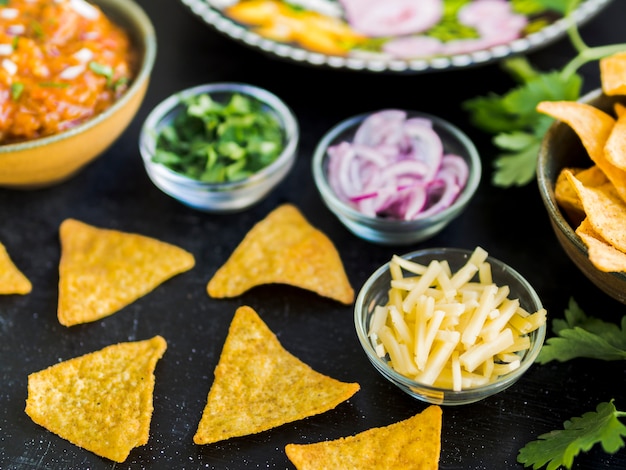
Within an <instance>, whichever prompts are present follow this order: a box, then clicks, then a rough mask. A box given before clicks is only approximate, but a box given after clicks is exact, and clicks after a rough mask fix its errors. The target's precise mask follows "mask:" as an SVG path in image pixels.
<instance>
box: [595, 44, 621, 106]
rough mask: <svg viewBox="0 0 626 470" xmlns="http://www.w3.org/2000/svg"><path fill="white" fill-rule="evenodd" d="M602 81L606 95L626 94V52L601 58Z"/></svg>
mask: <svg viewBox="0 0 626 470" xmlns="http://www.w3.org/2000/svg"><path fill="white" fill-rule="evenodd" d="M600 81H601V82H602V83H601V84H602V91H603V92H604V94H605V95H609V96H612V95H626V52H619V53H617V54H613V55H611V56H608V57H604V58H602V59H600Z"/></svg>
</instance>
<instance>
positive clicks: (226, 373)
mask: <svg viewBox="0 0 626 470" xmlns="http://www.w3.org/2000/svg"><path fill="white" fill-rule="evenodd" d="M359 389H360V386H359V384H358V383H344V382H340V381H338V380H335V379H333V378H331V377H327V376H325V375H322V374H320V373H319V372H316V371H314V370H313V369H311V367H309V366H308V365H307V364H304V363H303V362H301V361H300V360H299V359H297V358H296V357H294V356H293V355H292V354H291V353H289V352H288V351H286V350H285V349H284V348H283V347H282V345H281V344H280V342H279V341H278V339H277V338H276V336H275V335H274V333H272V331H271V330H270V329H269V328H268V327H267V325H266V324H265V323H264V322H263V320H262V319H261V318H260V317H259V315H258V314H257V313H256V312H255V311H254V310H253V309H252V308H250V307H246V306H244V307H240V308H238V309H237V311H236V312H235V316H234V318H233V321H232V323H231V325H230V329H229V331H228V336H227V338H226V342H225V344H224V348H223V350H222V354H221V356H220V360H219V363H218V365H217V367H216V368H215V380H214V382H213V385H212V386H211V389H210V391H209V395H208V398H207V403H206V406H205V408H204V411H203V413H202V418H201V420H200V423H199V425H198V430H197V431H196V434H195V436H194V438H193V440H194V442H195V443H196V444H211V443H214V442H218V441H221V440H225V439H230V438H232V437H238V436H244V435H248V434H255V433H259V432H262V431H266V430H268V429H271V428H274V427H277V426H280V425H282V424H285V423H290V422H293V421H297V420H300V419H304V418H307V417H309V416H313V415H316V414H320V413H323V412H326V411H328V410H331V409H333V408H335V407H336V406H337V405H339V404H340V403H342V402H343V401H345V400H347V399H349V398H350V397H351V396H352V395H354V394H355V393H356V392H357V391H358V390H359Z"/></svg>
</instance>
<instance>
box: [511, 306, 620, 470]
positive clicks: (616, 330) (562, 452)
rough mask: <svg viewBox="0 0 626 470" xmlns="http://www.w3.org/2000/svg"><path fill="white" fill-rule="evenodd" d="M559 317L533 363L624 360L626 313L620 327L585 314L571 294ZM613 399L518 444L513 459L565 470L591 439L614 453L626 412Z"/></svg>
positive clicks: (584, 450)
mask: <svg viewBox="0 0 626 470" xmlns="http://www.w3.org/2000/svg"><path fill="white" fill-rule="evenodd" d="M564 316H565V318H564V319H558V318H557V319H554V320H553V321H552V331H553V332H554V334H555V336H553V337H551V338H548V339H547V340H546V343H545V344H544V346H543V348H542V350H541V352H540V353H539V356H538V357H537V362H539V363H541V364H545V363H547V362H550V361H554V360H556V361H561V362H564V361H568V360H570V359H575V358H583V357H584V358H590V359H598V360H604V361H614V360H624V359H626V316H624V317H623V318H622V321H621V327H620V326H618V325H616V324H614V323H610V322H605V321H604V320H600V319H598V318H594V317H591V316H587V315H586V314H585V312H584V311H583V310H582V309H581V308H580V306H579V305H578V304H577V302H576V301H575V300H574V298H570V300H569V304H568V308H567V309H566V310H565V315H564ZM613 402H614V400H611V401H609V402H602V403H599V404H598V405H597V407H596V409H595V411H590V412H587V413H584V414H583V415H582V416H580V417H575V418H571V419H569V420H567V421H565V423H564V424H563V429H560V430H554V431H551V432H548V433H545V434H542V435H540V436H539V437H538V438H537V439H536V440H534V441H531V442H529V443H527V444H526V445H525V446H524V447H523V448H522V449H520V451H519V453H518V455H517V461H518V462H519V463H522V464H524V466H526V467H530V466H532V468H533V469H535V470H536V469H539V468H543V467H544V466H546V470H556V469H557V468H560V467H565V468H567V469H570V468H572V465H573V463H574V459H575V457H576V456H577V455H578V454H579V453H580V452H587V451H589V450H590V449H591V448H592V447H593V446H594V445H596V444H600V445H601V446H602V449H603V450H604V452H606V453H609V454H614V453H615V452H617V451H618V450H620V449H621V448H623V447H624V438H625V437H626V426H625V425H624V424H622V422H620V420H619V419H620V418H625V417H626V411H621V410H618V409H617V408H616V407H615V405H614V403H613Z"/></svg>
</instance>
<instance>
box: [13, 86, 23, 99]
mask: <svg viewBox="0 0 626 470" xmlns="http://www.w3.org/2000/svg"><path fill="white" fill-rule="evenodd" d="M23 91H24V84H23V83H20V82H15V83H11V99H12V100H13V101H17V100H19V99H20V96H21V95H22V92H23Z"/></svg>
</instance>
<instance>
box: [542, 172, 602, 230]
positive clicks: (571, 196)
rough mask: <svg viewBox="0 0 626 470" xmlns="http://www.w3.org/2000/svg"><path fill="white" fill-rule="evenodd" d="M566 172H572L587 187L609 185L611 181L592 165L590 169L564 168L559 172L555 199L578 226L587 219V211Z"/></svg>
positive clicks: (555, 185) (555, 186) (555, 187)
mask: <svg viewBox="0 0 626 470" xmlns="http://www.w3.org/2000/svg"><path fill="white" fill-rule="evenodd" d="M566 170H568V171H570V172H572V174H574V175H575V176H576V178H577V179H578V180H579V181H580V182H581V183H583V184H584V185H585V186H590V187H595V186H601V185H603V184H607V183H608V182H609V180H608V179H607V178H606V175H605V174H604V173H603V172H602V170H600V168H598V165H592V166H590V167H589V168H563V169H562V170H561V171H560V172H559V175H558V176H557V178H556V181H555V184H554V198H555V199H556V202H557V204H558V205H559V207H560V208H561V209H562V210H563V211H564V212H565V213H566V214H567V217H568V219H569V220H570V222H571V223H572V224H573V225H575V226H576V225H578V224H579V223H580V222H581V221H582V220H583V219H584V218H585V216H586V215H585V209H584V208H583V204H582V202H581V201H580V198H579V197H578V193H577V192H576V190H575V189H574V186H573V185H572V184H571V183H570V181H569V179H568V178H567V175H566V174H565V171H566Z"/></svg>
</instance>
